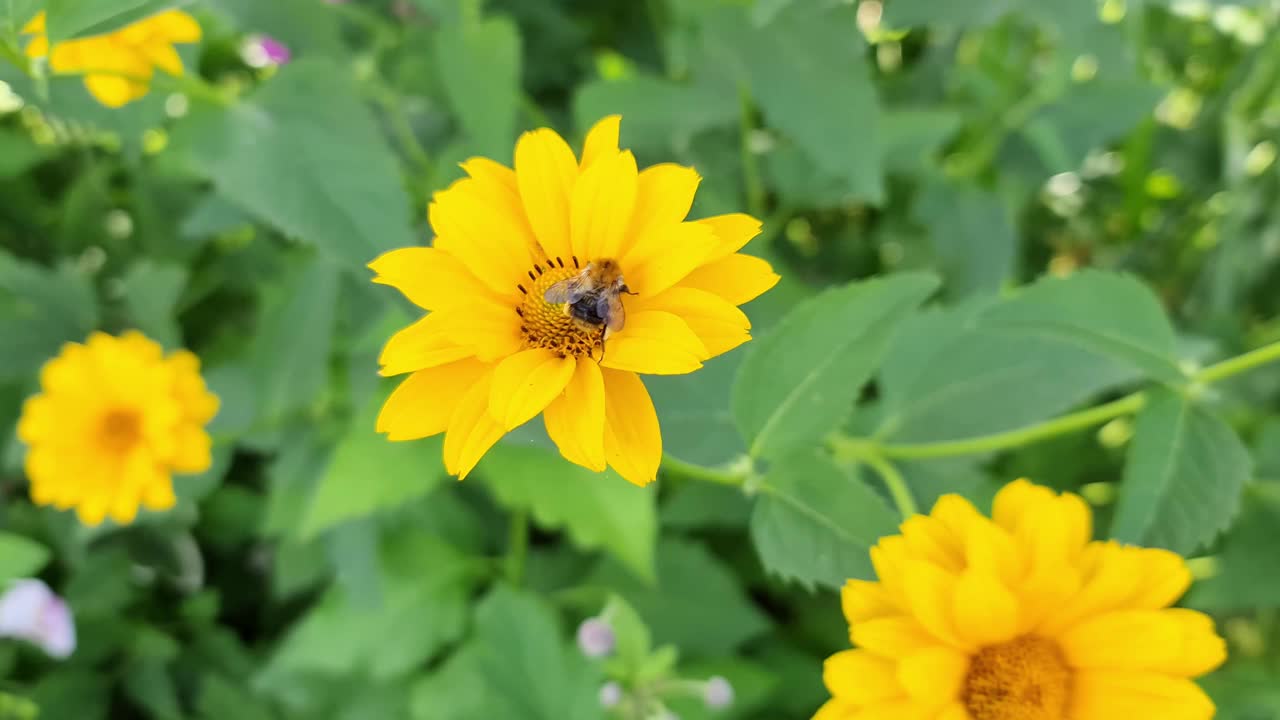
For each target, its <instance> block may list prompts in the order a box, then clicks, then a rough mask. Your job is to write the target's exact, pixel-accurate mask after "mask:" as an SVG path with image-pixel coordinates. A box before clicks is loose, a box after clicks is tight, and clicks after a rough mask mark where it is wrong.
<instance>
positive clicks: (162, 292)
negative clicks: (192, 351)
mask: <svg viewBox="0 0 1280 720" xmlns="http://www.w3.org/2000/svg"><path fill="white" fill-rule="evenodd" d="M121 282H122V284H123V288H124V302H125V306H126V307H127V308H128V310H129V316H130V318H132V320H133V326H134V327H136V328H137V329H139V330H141V331H142V333H143V334H144V335H146V336H147V337H149V338H151V339H152V340H155V341H156V342H158V343H160V344H161V345H163V346H164V347H165V348H168V349H174V348H179V347H181V346H182V329H181V328H180V327H178V318H177V316H176V311H177V307H178V299H179V298H180V297H182V291H183V290H184V289H185V288H186V286H187V271H186V269H185V268H182V267H179V266H176V265H157V264H155V263H152V262H149V261H143V262H140V263H138V264H136V265H134V266H133V267H132V268H129V272H127V273H126V274H125V276H124V277H123V278H122V279H121Z"/></svg>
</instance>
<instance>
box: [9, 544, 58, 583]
mask: <svg viewBox="0 0 1280 720" xmlns="http://www.w3.org/2000/svg"><path fill="white" fill-rule="evenodd" d="M48 562H49V549H48V548H46V547H45V546H43V545H41V544H40V543H38V542H36V541H34V540H30V539H27V538H25V537H23V536H21V535H14V534H13V533H7V532H0V585H3V584H4V583H7V582H9V581H10V580H17V579H20V578H26V577H31V576H32V575H35V574H36V573H37V572H39V571H40V568H43V567H44V566H45V564H46V563H48Z"/></svg>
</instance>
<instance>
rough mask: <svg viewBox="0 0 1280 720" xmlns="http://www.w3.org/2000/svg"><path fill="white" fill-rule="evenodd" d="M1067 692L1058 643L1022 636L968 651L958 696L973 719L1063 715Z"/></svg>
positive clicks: (1056, 719) (1046, 719)
mask: <svg viewBox="0 0 1280 720" xmlns="http://www.w3.org/2000/svg"><path fill="white" fill-rule="evenodd" d="M1070 692H1071V670H1070V669H1069V668H1068V667H1067V663H1066V660H1065V659H1064V658H1063V656H1062V650H1061V649H1060V648H1059V647H1058V645H1057V643H1054V642H1053V641H1051V640H1046V639H1045V638H1042V637H1037V636H1035V635H1024V636H1022V637H1019V638H1015V639H1013V640H1010V641H1009V642H1007V643H1002V644H1000V645H991V646H988V647H985V648H982V649H981V650H979V651H978V653H977V654H976V655H974V656H973V659H972V660H971V661H970V665H969V672H968V674H967V675H966V676H965V679H964V690H963V692H962V694H961V699H962V700H963V701H964V705H965V707H966V708H967V709H968V710H969V716H970V717H972V718H973V719H974V720H1063V719H1064V718H1066V716H1067V701H1068V698H1069V697H1070Z"/></svg>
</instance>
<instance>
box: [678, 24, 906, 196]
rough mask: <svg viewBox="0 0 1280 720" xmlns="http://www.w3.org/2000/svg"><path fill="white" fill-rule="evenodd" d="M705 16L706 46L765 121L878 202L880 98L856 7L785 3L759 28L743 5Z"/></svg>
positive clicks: (854, 189) (818, 163) (880, 191)
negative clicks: (817, 107) (818, 105)
mask: <svg viewBox="0 0 1280 720" xmlns="http://www.w3.org/2000/svg"><path fill="white" fill-rule="evenodd" d="M711 18H712V19H711V20H710V21H709V22H708V23H707V24H706V25H705V26H704V27H703V34H704V37H705V38H706V41H707V43H708V46H709V48H710V51H711V52H712V54H713V55H714V57H716V58H717V59H720V60H721V61H722V62H724V63H727V64H728V65H729V67H731V68H733V69H734V70H735V71H736V72H737V73H738V74H739V76H740V77H741V78H742V80H743V82H745V83H746V86H747V87H749V88H750V90H751V95H752V96H753V97H754V98H755V99H756V100H757V101H758V102H759V103H760V108H761V109H762V110H763V111H764V115H765V118H766V119H767V120H768V121H769V124H770V125H772V126H774V127H776V128H778V129H779V130H782V131H783V132H784V133H786V134H787V135H788V136H790V137H791V139H793V140H795V141H796V143H797V144H799V145H800V146H801V147H802V148H804V149H805V151H806V152H807V153H808V154H809V157H810V159H811V160H812V162H813V163H814V165H815V166H816V167H817V168H819V169H821V170H825V171H826V172H828V173H831V174H835V175H838V176H840V177H842V178H844V179H845V180H846V181H847V183H848V186H849V192H850V193H852V194H854V195H855V196H857V197H859V198H864V199H866V200H868V201H870V202H872V203H876V204H878V203H880V202H881V201H882V200H883V199H884V187H883V181H882V178H881V165H880V151H879V142H880V139H879V136H880V130H879V124H880V123H879V119H880V109H879V101H878V100H877V97H876V88H875V86H874V85H873V84H872V82H871V69H870V68H869V67H868V64H867V60H866V57H867V54H866V45H865V43H864V41H863V39H862V35H861V33H859V32H858V25H857V18H856V11H855V9H854V8H853V7H851V6H848V5H843V4H841V5H836V6H824V5H823V4H822V3H815V2H803V3H792V4H790V5H788V6H787V7H785V8H784V9H782V10H781V11H780V12H778V13H777V15H776V16H775V17H774V18H773V20H772V21H771V22H770V24H769V25H768V26H767V27H763V28H762V27H756V26H754V25H753V24H752V22H751V20H750V19H749V18H748V16H747V11H746V9H745V8H728V7H726V8H725V9H723V10H722V11H720V12H717V13H715V14H714V15H712V16H711ZM814 98H821V99H822V110H821V112H815V111H814V109H813V107H812V103H813V99H814Z"/></svg>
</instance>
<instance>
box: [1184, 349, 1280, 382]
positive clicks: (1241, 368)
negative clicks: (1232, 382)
mask: <svg viewBox="0 0 1280 720" xmlns="http://www.w3.org/2000/svg"><path fill="white" fill-rule="evenodd" d="M1276 360H1280V342H1273V343H1271V344H1270V345H1263V346H1262V347H1260V348H1258V349H1256V350H1250V351H1249V352H1247V353H1245V354H1243V355H1237V356H1235V357H1233V358H1230V359H1228V360H1223V361H1222V362H1220V363H1217V364H1216V365H1210V366H1209V367H1207V368H1205V369H1203V370H1201V371H1200V372H1198V373H1196V374H1195V379H1196V381H1197V382H1202V383H1206V384H1207V383H1214V382H1217V381H1219V380H1225V379H1226V378H1229V377H1231V376H1233V375H1239V374H1240V373H1242V372H1246V371H1248V370H1252V369H1254V368H1256V367H1259V366H1261V365H1266V364H1267V363H1269V362H1274V361H1276Z"/></svg>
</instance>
